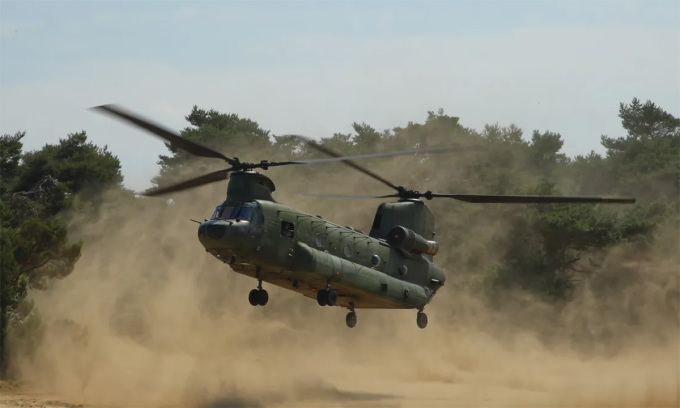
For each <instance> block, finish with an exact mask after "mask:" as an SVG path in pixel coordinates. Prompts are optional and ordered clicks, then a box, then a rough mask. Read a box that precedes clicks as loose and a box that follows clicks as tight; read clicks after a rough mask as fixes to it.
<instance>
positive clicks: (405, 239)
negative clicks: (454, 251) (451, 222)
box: [387, 225, 439, 255]
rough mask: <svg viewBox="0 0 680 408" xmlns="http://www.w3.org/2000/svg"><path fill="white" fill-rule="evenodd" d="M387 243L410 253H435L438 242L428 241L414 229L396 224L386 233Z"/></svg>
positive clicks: (437, 250)
mask: <svg viewBox="0 0 680 408" xmlns="http://www.w3.org/2000/svg"><path fill="white" fill-rule="evenodd" d="M387 243H388V244H389V245H390V246H391V247H392V248H395V249H400V250H402V251H404V252H406V253H410V254H416V255H420V254H427V255H437V252H439V243H438V242H436V241H428V240H426V239H425V238H423V237H421V236H420V235H418V234H417V233H415V232H414V231H412V230H410V229H408V228H406V227H402V226H400V225H397V226H396V227H394V228H392V229H391V230H390V232H389V234H387Z"/></svg>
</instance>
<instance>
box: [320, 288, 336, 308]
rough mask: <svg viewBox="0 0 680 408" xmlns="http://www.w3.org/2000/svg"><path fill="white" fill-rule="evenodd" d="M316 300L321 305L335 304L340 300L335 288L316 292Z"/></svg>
mask: <svg viewBox="0 0 680 408" xmlns="http://www.w3.org/2000/svg"><path fill="white" fill-rule="evenodd" d="M316 301H317V302H318V303H319V306H335V304H336V303H337V302H338V293H337V292H336V291H334V290H333V289H321V290H320V291H318V292H316Z"/></svg>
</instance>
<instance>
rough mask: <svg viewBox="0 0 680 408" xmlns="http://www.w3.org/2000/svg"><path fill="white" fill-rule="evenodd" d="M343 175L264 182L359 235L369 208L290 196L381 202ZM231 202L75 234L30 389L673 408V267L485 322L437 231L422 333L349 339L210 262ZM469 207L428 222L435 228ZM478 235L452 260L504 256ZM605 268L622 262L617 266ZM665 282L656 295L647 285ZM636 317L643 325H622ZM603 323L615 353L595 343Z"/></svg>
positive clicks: (87, 227) (369, 325) (271, 399)
mask: <svg viewBox="0 0 680 408" xmlns="http://www.w3.org/2000/svg"><path fill="white" fill-rule="evenodd" d="M393 163H398V162H395V161H389V160H388V161H386V163H385V164H383V165H382V171H387V173H386V174H388V175H391V176H393V177H395V178H397V177H399V176H401V173H402V171H401V170H398V168H397V166H396V165H395V164H393ZM339 169H342V171H341V173H340V175H338V176H334V177H333V178H332V179H330V180H328V179H323V178H320V177H319V178H316V179H315V178H314V177H310V178H309V179H307V180H306V181H305V180H301V179H299V178H295V177H292V175H294V174H296V173H294V171H292V170H284V171H281V172H278V173H277V172H276V171H269V172H268V175H269V176H270V177H271V178H272V179H273V180H274V182H275V183H276V185H277V191H276V192H275V193H274V196H275V198H276V199H277V200H279V201H280V202H283V203H286V204H288V205H291V206H293V207H295V208H299V209H301V210H304V211H306V212H309V213H313V214H320V215H322V216H323V217H324V218H326V219H329V220H332V221H334V222H337V223H339V224H342V225H353V226H355V227H357V228H359V229H362V230H364V231H367V230H368V228H369V226H370V222H371V220H372V217H373V213H374V209H375V207H376V206H377V204H378V203H379V201H375V202H374V201H371V200H349V201H343V200H333V199H310V198H309V197H305V196H300V195H297V194H296V193H299V192H309V191H310V189H314V191H315V192H334V193H353V192H360V191H361V192H363V193H366V191H365V190H363V189H364V188H371V189H373V190H372V191H374V192H378V193H382V191H383V190H381V189H380V187H379V185H378V186H374V184H372V183H373V182H372V181H368V182H367V181H366V179H365V178H362V177H363V176H362V175H354V174H353V173H352V172H349V171H345V170H344V168H342V167H339ZM310 180H312V181H310ZM396 181H399V180H398V179H397V180H396ZM329 186H330V187H329ZM373 186H374V187H373ZM225 187H226V183H224V184H220V185H218V186H209V187H203V188H200V189H196V190H193V191H190V192H185V193H182V194H178V195H177V196H175V197H173V198H174V204H173V205H167V204H166V201H165V200H164V199H143V200H138V201H139V202H137V203H135V204H128V205H118V204H112V205H109V206H105V207H104V208H103V209H102V211H101V215H100V217H99V218H98V219H97V220H96V221H92V222H88V223H87V224H83V225H81V226H80V228H79V229H80V231H79V234H80V236H81V237H82V238H83V240H84V242H85V245H84V247H83V256H82V258H81V259H80V260H79V262H78V263H77V265H76V269H75V271H74V272H73V273H72V274H71V275H70V276H69V277H67V278H66V279H63V280H62V281H59V282H56V283H55V284H54V285H53V287H52V288H51V289H50V290H49V291H46V292H38V293H34V294H33V298H34V300H35V307H36V311H37V312H38V313H39V315H40V318H41V321H42V324H43V327H44V332H43V333H42V338H41V341H40V343H39V344H38V345H37V346H36V347H35V348H34V349H33V350H31V353H30V354H29V353H28V352H26V353H24V354H21V353H20V354H19V355H18V356H17V357H16V359H15V361H16V362H17V369H18V372H19V373H20V376H21V377H22V378H23V379H24V380H25V381H27V382H28V383H29V384H31V385H32V386H33V387H35V389H36V390H42V391H46V392H50V393H53V394H55V395H58V396H60V397H61V398H64V399H68V400H69V401H70V402H72V403H81V404H85V405H93V406H99V405H106V406H169V405H170V406H195V407H221V406H261V407H265V406H266V407H270V406H271V407H276V406H296V407H297V406H319V405H323V406H330V407H332V406H383V407H384V406H390V407H391V406H394V407H402V406H403V407H406V406H414V407H437V406H439V407H451V406H461V407H462V406H465V407H470V406H480V407H489V406H514V407H518V406H565V407H566V406H568V407H614V406H619V407H620V406H631V407H643V406H648V407H660V406H677V405H678V403H679V397H678V393H679V391H678V384H679V374H678V372H679V368H678V364H679V361H680V360H679V358H680V352H679V349H678V348H679V345H678V337H677V323H674V321H673V318H670V320H669V318H668V316H660V315H659V310H665V311H666V312H668V313H670V314H672V313H675V314H677V308H676V309H675V310H669V309H668V304H663V303H662V304H661V305H660V306H659V307H653V305H654V302H657V301H662V300H659V299H658V297H659V296H661V297H663V294H664V293H665V292H663V290H667V288H668V285H669V283H668V282H669V281H671V283H672V282H675V284H676V285H677V270H676V269H675V268H676V267H677V265H676V264H675V263H674V262H670V263H669V264H668V265H663V264H662V263H660V262H658V263H654V262H652V263H647V264H644V265H643V264H641V265H639V266H638V267H640V268H648V269H649V272H648V273H649V275H650V276H651V277H652V278H651V279H652V280H651V281H649V280H648V281H646V283H644V284H643V285H642V286H639V285H638V286H635V287H633V288H629V290H627V291H626V292H625V293H622V294H621V297H625V299H622V300H621V303H620V304H621V305H624V307H619V306H618V305H619V304H618V303H617V304H613V305H610V304H606V303H603V302H602V301H600V300H598V299H597V298H593V297H592V292H591V291H589V290H588V288H585V289H584V290H583V293H582V294H581V295H580V297H579V298H578V299H577V300H576V301H574V302H573V303H571V304H570V305H568V306H567V307H565V308H563V309H562V310H560V311H558V312H555V311H554V310H553V309H550V308H548V307H547V306H542V305H541V304H540V303H539V302H536V301H533V300H531V299H529V298H523V297H522V296H521V295H517V296H515V295H511V294H509V295H508V296H509V297H513V299H514V300H512V301H508V302H507V303H506V304H504V306H503V307H502V308H495V309H494V308H491V307H489V306H488V305H487V302H486V301H485V300H484V299H483V297H482V296H481V295H480V294H479V291H478V290H475V288H474V284H471V283H470V282H471V281H473V280H474V279H472V278H471V277H473V276H475V274H478V273H481V272H482V271H481V270H480V271H464V270H461V269H460V268H459V266H458V262H457V259H456V258H455V257H454V256H452V255H451V253H452V249H451V250H450V249H449V248H451V247H452V243H451V242H447V238H446V235H445V233H444V232H443V231H442V237H441V239H440V242H441V243H442V249H441V254H440V255H438V256H437V257H436V258H435V259H437V258H438V263H440V264H441V265H443V266H444V267H445V268H447V271H448V281H447V285H446V286H445V287H444V288H443V289H442V290H441V291H440V292H439V293H438V294H437V295H436V296H435V299H434V301H433V303H432V304H431V305H429V306H428V307H427V308H426V311H427V313H428V315H429V318H430V324H429V326H428V327H427V328H426V329H424V330H421V329H418V328H417V326H416V322H415V317H416V314H415V311H413V310H396V311H390V310H375V311H374V310H361V309H360V310H358V311H357V312H358V320H359V321H358V324H357V327H355V328H353V329H349V328H347V327H346V326H345V323H344V315H345V313H346V312H347V311H346V310H344V309H341V308H337V307H336V308H329V307H319V306H318V305H317V303H316V301H315V300H314V299H308V298H304V297H302V296H300V295H297V294H295V293H293V292H289V291H286V290H284V289H278V288H276V287H271V286H267V285H266V284H265V287H266V288H267V290H268V291H269V296H270V300H269V303H268V305H267V306H265V307H252V306H250V304H249V303H248V300H247V297H248V292H249V291H250V290H251V289H252V288H254V287H255V286H256V282H255V280H253V279H251V278H247V277H244V276H241V275H238V274H236V273H234V272H233V271H231V270H230V269H229V268H228V267H227V266H226V265H224V264H222V263H221V262H219V261H218V260H217V259H215V258H213V257H212V256H210V255H209V254H207V253H206V252H205V251H204V250H203V247H202V246H201V245H200V243H199V242H198V239H197V235H196V233H197V224H195V223H192V222H191V221H189V218H194V219H203V218H205V217H207V216H208V215H209V214H210V213H211V212H212V210H213V208H214V206H215V205H216V204H218V202H219V201H220V200H222V199H223V197H224V191H225ZM360 188H361V190H360ZM431 188H433V187H431ZM386 193H389V192H386ZM428 204H429V203H428ZM465 205H468V204H462V203H457V202H446V203H434V202H433V204H432V205H431V207H432V208H433V212H434V213H435V215H436V216H437V222H438V225H439V223H440V222H441V221H442V220H443V219H446V218H448V217H456V216H457V215H459V211H460V206H465ZM471 222H476V223H477V231H479V234H478V235H476V236H475V237H473V238H474V239H472V237H471V239H470V242H469V243H457V244H456V248H455V249H456V252H455V254H463V253H465V252H466V250H467V249H468V248H469V250H470V251H481V250H484V248H487V249H486V250H487V253H488V256H489V257H491V258H493V257H495V256H497V250H496V249H495V248H492V247H491V241H490V238H489V237H490V236H491V235H492V234H491V233H490V232H491V231H493V230H495V229H498V228H503V222H502V220H501V219H496V220H479V219H478V220H472V221H471ZM447 252H449V254H447ZM461 256H462V255H461ZM609 256H610V257H611V261H612V262H615V259H616V256H617V255H616V252H615V251H612V253H611V254H610V255H609ZM482 267H483V265H482ZM659 276H661V278H660V279H661V281H662V283H659V284H656V283H654V282H656V281H654V279H656V278H658V277H659ZM673 279H675V280H674V281H673ZM589 293H590V295H589ZM589 296H590V297H589ZM638 302H639V303H638ZM650 304H651V305H652V306H649V305H650ZM617 308H618V309H619V310H617ZM548 309H550V310H548ZM631 313H637V316H638V318H639V319H641V321H640V322H637V323H631V322H630V315H631ZM669 322H670V323H669ZM605 323H606V324H605ZM603 324H605V326H606V327H608V328H609V334H610V336H609V338H607V337H606V336H602V335H599V334H600V333H602V327H605V326H603ZM607 325H608V326H607ZM624 329H626V330H624ZM545 333H550V336H547V335H546V334H545ZM584 333H587V334H588V335H584ZM612 337H614V338H615V337H618V338H616V339H614V340H617V341H612Z"/></svg>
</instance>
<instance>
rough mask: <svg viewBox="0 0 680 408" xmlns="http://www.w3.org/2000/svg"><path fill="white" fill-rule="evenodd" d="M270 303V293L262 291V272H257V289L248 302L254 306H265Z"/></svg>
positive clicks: (252, 291)
mask: <svg viewBox="0 0 680 408" xmlns="http://www.w3.org/2000/svg"><path fill="white" fill-rule="evenodd" d="M268 301H269V293H267V291H266V290H264V289H262V279H260V271H259V270H258V272H257V289H253V290H251V291H250V293H249V294H248V302H250V304H251V305H253V306H264V305H266V304H267V302H268Z"/></svg>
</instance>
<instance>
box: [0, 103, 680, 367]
mask: <svg viewBox="0 0 680 408" xmlns="http://www.w3.org/2000/svg"><path fill="white" fill-rule="evenodd" d="M619 118H620V119H621V124H622V126H623V129H624V130H625V132H626V133H625V134H624V135H621V136H618V137H610V136H601V138H600V143H601V145H602V146H603V148H604V149H605V154H604V155H600V154H597V153H595V152H590V153H588V154H585V155H578V156H576V157H568V156H566V155H565V154H564V153H562V152H561V150H562V147H563V143H564V141H563V139H562V137H561V135H560V134H559V133H555V132H552V131H539V130H534V131H533V132H532V133H531V134H530V136H529V137H525V135H524V132H523V130H522V129H520V128H518V127H517V126H515V125H509V126H500V125H498V124H490V125H487V126H485V127H484V128H483V129H481V130H476V129H471V128H467V127H465V126H463V125H462V124H461V122H460V119H459V118H458V117H455V116H450V115H448V114H445V113H444V111H443V110H441V109H440V110H439V111H436V112H435V111H431V112H428V113H427V118H426V119H425V121H424V122H423V123H417V122H408V124H407V125H406V126H403V127H394V128H392V129H386V130H377V129H375V128H373V127H371V126H370V125H368V124H366V123H353V124H352V128H353V132H352V133H336V134H333V135H331V136H329V137H325V138H322V139H320V141H319V143H320V144H322V145H324V146H326V147H329V148H331V149H333V150H335V151H338V152H340V153H342V154H345V155H353V154H362V153H370V152H384V151H396V150H407V149H414V148H427V147H434V146H448V145H452V144H453V145H459V146H463V147H465V146H467V147H475V148H477V149H475V150H474V151H471V152H465V153H453V154H454V156H453V158H452V157H451V156H448V155H430V156H427V158H426V159H424V160H419V161H417V162H409V163H410V164H409V165H408V166H406V167H403V168H400V169H398V170H394V168H388V167H387V165H386V164H380V163H377V162H376V164H373V162H372V163H371V165H372V166H373V165H374V166H375V169H376V171H378V172H379V173H380V171H381V170H383V171H385V172H388V173H389V174H390V175H391V176H393V177H398V178H399V180H397V184H403V185H407V186H409V187H412V188H414V187H418V186H422V185H424V184H423V181H424V180H426V181H427V186H425V187H426V188H431V189H432V190H435V189H436V190H437V191H439V192H444V193H446V192H466V193H482V194H580V195H631V196H635V197H636V198H637V199H638V203H637V204H636V205H634V206H626V207H619V206H593V205H522V206H508V207H502V208H499V207H498V206H495V205H492V206H479V205H466V206H464V207H460V208H459V209H458V210H457V211H459V212H458V213H457V215H456V216H455V217H449V216H438V217H437V230H438V239H439V240H440V242H441V243H442V244H443V245H444V244H445V245H446V247H447V248H450V250H449V251H448V255H447V256H448V257H449V259H455V260H456V262H457V263H458V264H459V265H460V266H461V268H463V269H465V270H479V269H480V268H481V269H482V270H483V272H484V273H483V274H482V275H481V278H479V279H476V280H475V282H476V283H475V284H476V285H477V287H478V288H480V289H479V290H480V293H482V294H484V295H485V296H486V297H487V299H488V301H489V303H490V304H494V303H498V302H502V301H501V299H502V298H503V296H501V294H502V293H505V292H507V291H510V290H512V291H522V292H526V293H531V294H532V295H534V296H535V297H536V298H538V299H540V301H542V302H545V303H547V304H556V303H565V302H569V301H570V300H571V299H573V297H574V294H575V292H576V291H577V290H578V288H579V285H581V284H582V282H583V281H591V282H595V283H596V282H598V280H597V279H598V276H596V274H597V272H598V271H599V270H600V268H599V264H598V262H600V263H601V261H602V256H601V255H602V254H603V253H604V251H606V250H607V248H612V247H614V246H621V245H623V246H625V247H626V248H628V251H627V253H629V254H636V256H638V255H639V254H644V255H645V256H649V257H654V256H657V255H658V254H664V256H665V255H666V254H674V253H675V254H676V255H674V256H676V258H677V248H678V247H680V239H679V237H678V227H679V226H680V220H679V218H680V217H679V210H680V199H679V197H680V119H678V118H676V117H675V116H673V115H672V114H670V113H668V112H667V111H665V110H663V109H662V108H661V107H659V106H657V105H656V104H655V103H653V102H651V101H646V102H645V103H642V102H641V101H640V100H638V99H637V98H634V99H632V101H631V102H630V103H621V104H620V106H619ZM186 120H187V122H188V126H187V127H186V128H185V129H183V130H182V131H181V132H180V133H181V135H182V136H183V137H185V138H187V139H190V140H194V141H197V142H200V143H202V144H205V145H207V146H210V147H213V148H215V149H217V150H220V151H224V152H225V153H226V154H227V155H230V153H229V152H251V153H252V152H257V156H258V157H259V158H270V159H271V160H276V159H288V160H290V159H302V158H311V157H318V154H317V153H316V152H315V151H313V150H311V149H310V148H309V147H308V146H306V145H305V144H304V143H302V142H301V141H300V140H299V139H296V138H294V137H290V136H276V135H272V134H271V132H269V131H267V130H265V129H263V128H262V127H261V126H260V125H259V124H258V123H257V122H255V121H253V120H251V119H247V118H242V117H240V116H239V115H237V114H233V113H221V112H218V111H216V110H214V109H208V110H206V109H201V108H199V107H197V106H194V107H193V109H192V111H191V112H190V113H189V114H188V115H187V116H186ZM25 136H26V134H25V132H17V133H15V134H5V135H2V136H0V176H1V177H2V178H1V180H0V222H1V224H0V242H1V244H0V263H1V268H2V269H1V270H2V275H1V276H0V285H1V286H0V307H1V308H2V310H1V313H0V356H1V357H2V364H0V369H1V370H2V371H1V372H0V374H1V375H2V376H5V375H6V374H7V372H6V368H7V364H6V361H7V356H8V352H7V350H6V348H5V344H6V342H5V339H6V337H7V333H8V330H9V329H11V328H15V329H16V328H19V327H22V326H21V324H22V323H24V324H25V322H26V321H27V319H30V316H31V312H32V304H31V302H30V296H29V293H30V291H31V290H44V289H46V288H48V287H49V283H50V282H51V281H52V280H54V279H63V278H64V277H66V276H68V275H69V273H71V271H72V270H73V268H74V266H75V264H76V263H77V261H78V259H79V257H80V255H81V251H82V245H83V242H82V241H74V240H73V239H72V236H71V235H69V230H70V228H73V224H74V222H75V219H76V216H77V217H79V219H83V218H85V219H86V218H87V217H95V216H96V214H97V211H98V209H99V208H100V207H101V205H102V202H103V200H105V199H107V200H111V199H113V200H120V201H121V203H129V202H134V201H135V200H137V198H135V196H134V194H133V193H132V192H131V191H129V190H127V189H125V187H124V186H123V176H122V173H121V164H120V161H119V159H118V158H117V157H116V156H115V155H114V154H113V153H112V152H110V151H109V150H108V148H107V147H106V146H105V147H99V146H96V145H95V144H93V143H91V142H89V141H88V138H87V133H86V132H85V131H82V132H77V133H72V134H69V135H67V136H66V137H65V138H63V139H60V140H59V141H58V142H57V143H55V144H47V145H45V146H44V147H43V148H42V149H39V150H35V151H24V148H23V143H22V139H23V138H24V137H25ZM167 146H168V150H169V153H168V154H167V155H161V156H160V157H159V162H158V164H159V166H160V168H159V172H158V174H157V175H156V176H155V177H154V178H153V180H152V183H153V184H154V185H156V186H163V185H165V184H168V183H171V182H174V181H177V180H178V179H182V178H185V177H188V176H191V175H195V174H196V171H197V170H196V165H198V166H199V167H200V168H201V172H205V167H206V166H207V167H210V166H213V165H215V164H214V163H208V164H206V163H205V162H201V161H198V160H197V159H195V158H193V157H190V155H189V154H187V153H186V152H184V151H181V150H177V149H175V148H174V147H172V146H170V145H167ZM231 154H232V155H237V154H234V153H231ZM337 166H341V165H339V164H334V165H328V166H318V167H316V168H315V169H314V170H315V171H314V175H313V176H311V175H310V174H309V172H308V170H305V169H302V168H300V167H297V166H294V167H291V168H286V169H282V170H281V171H282V172H283V173H284V174H285V175H287V176H290V177H292V178H298V179H305V180H310V183H312V184H313V180H317V181H318V180H323V179H324V178H328V179H332V178H333V177H334V174H336V173H337V170H338V167H337ZM343 171H345V170H343ZM111 191H115V192H116V193H115V194H114V195H110V192H111ZM347 193H353V192H352V191H348V192H347ZM361 193H366V194H372V193H374V192H372V191H365V192H361ZM386 193H389V192H386ZM107 194H109V195H107ZM189 194H190V193H189ZM105 197H106V198H105ZM445 205H448V204H445V203H442V202H437V203H434V202H433V203H432V206H433V207H435V214H442V213H444V211H436V210H437V209H439V210H443V208H444V206H445ZM493 220H496V221H497V222H499V223H502V224H503V226H504V228H502V229H499V230H498V231H497V232H496V233H492V234H491V236H490V237H488V238H487V239H486V240H485V241H484V242H485V243H486V244H488V243H493V244H494V246H495V247H497V248H500V251H501V253H499V254H498V255H497V256H496V257H495V258H494V262H493V263H489V262H487V258H488V250H487V249H486V248H483V247H481V245H478V246H475V245H474V240H476V239H477V238H476V236H477V234H478V233H479V232H478V231H479V226H480V225H481V223H482V222H485V223H488V222H491V221H493ZM518 237H521V239H518ZM471 240H472V242H471ZM631 256H632V255H631ZM445 261H446V260H445ZM438 262H439V261H438ZM674 262H676V263H677V264H678V265H680V261H678V260H677V259H675V260H674ZM623 275H624V274H622V276H614V277H610V278H611V279H609V280H607V281H606V283H604V284H606V285H617V284H622V283H621V281H622V280H624V276H623ZM478 276H479V275H478ZM625 276H628V275H625ZM667 294H668V296H669V300H668V301H669V305H671V307H675V308H677V301H678V300H677V299H678V296H679V294H677V293H675V292H673V291H672V289H669V290H668V291H667Z"/></svg>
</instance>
